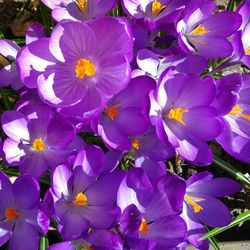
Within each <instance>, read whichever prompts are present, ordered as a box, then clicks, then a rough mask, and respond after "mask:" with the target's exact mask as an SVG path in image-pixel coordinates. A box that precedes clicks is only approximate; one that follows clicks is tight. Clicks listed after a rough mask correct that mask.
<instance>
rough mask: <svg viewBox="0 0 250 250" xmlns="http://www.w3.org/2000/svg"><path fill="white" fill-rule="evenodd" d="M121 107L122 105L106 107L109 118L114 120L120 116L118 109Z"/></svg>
mask: <svg viewBox="0 0 250 250" xmlns="http://www.w3.org/2000/svg"><path fill="white" fill-rule="evenodd" d="M120 106H121V104H116V105H113V106H111V107H106V109H105V113H106V114H107V116H108V117H109V118H110V119H111V120H114V119H115V118H116V116H117V115H118V114H119V110H118V108H119V107H120Z"/></svg>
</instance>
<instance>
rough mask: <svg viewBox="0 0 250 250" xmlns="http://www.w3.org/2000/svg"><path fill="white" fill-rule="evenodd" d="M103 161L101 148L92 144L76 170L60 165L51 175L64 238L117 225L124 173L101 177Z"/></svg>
mask: <svg viewBox="0 0 250 250" xmlns="http://www.w3.org/2000/svg"><path fill="white" fill-rule="evenodd" d="M103 160H104V153H103V152H102V150H101V149H99V148H98V147H95V146H89V148H87V149H86V150H82V151H80V152H79V153H78V155H77V158H76V160H75V162H74V169H73V171H72V170H71V169H70V168H69V167H68V166H66V165H60V166H58V167H57V168H56V169H55V171H54V173H53V175H52V189H51V193H52V195H53V199H54V206H55V215H56V219H57V220H58V222H59V224H60V227H61V230H60V231H61V234H62V236H63V238H64V239H65V240H74V239H78V238H79V236H81V235H82V234H83V233H86V232H87V231H88V229H89V228H94V229H107V228H110V227H112V226H114V225H115V222H116V220H117V216H119V214H120V210H119V208H118V207H117V206H116V205H115V201H116V194H117V189H118V187H119V185H120V183H121V180H122V179H123V178H124V174H125V173H124V172H123V171H113V172H112V173H110V174H106V175H104V176H101V177H99V176H100V171H101V169H102V167H103V163H104V162H103ZM111 183H112V185H110V184H111Z"/></svg>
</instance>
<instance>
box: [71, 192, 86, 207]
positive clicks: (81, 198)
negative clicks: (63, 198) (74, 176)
mask: <svg viewBox="0 0 250 250" xmlns="http://www.w3.org/2000/svg"><path fill="white" fill-rule="evenodd" d="M87 200H88V199H87V196H86V195H85V194H83V193H82V192H80V193H78V194H77V195H76V197H75V200H74V204H75V205H76V206H87Z"/></svg>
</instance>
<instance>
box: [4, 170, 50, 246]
mask: <svg viewBox="0 0 250 250" xmlns="http://www.w3.org/2000/svg"><path fill="white" fill-rule="evenodd" d="M0 183H1V185H0V186H1V188H0V211H1V225H0V246H2V245H3V244H5V243H6V242H7V241H8V240H9V249H10V250H21V249H30V250H37V249H38V244H39V233H40V234H46V233H47V231H48V228H49V219H48V217H47V215H46V214H45V213H44V211H43V210H42V208H41V207H42V206H41V204H40V201H39V199H40V188H39V184H38V182H37V181H36V180H35V179H34V178H33V177H31V176H27V175H26V176H20V177H18V178H17V179H16V180H15V182H14V183H13V184H12V183H11V182H10V180H9V178H8V176H6V175H5V174H3V173H2V172H0ZM24 239H25V240H24Z"/></svg>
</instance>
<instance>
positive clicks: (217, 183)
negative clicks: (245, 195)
mask: <svg viewBox="0 0 250 250" xmlns="http://www.w3.org/2000/svg"><path fill="white" fill-rule="evenodd" d="M241 190H242V186H241V185H240V184H239V183H238V182H236V181H234V180H231V179H229V178H223V177H222V178H216V179H213V180H210V181H207V182H204V183H200V182H196V183H193V184H192V185H190V186H189V187H188V192H191V193H195V194H205V195H211V196H214V197H223V196H227V195H230V194H233V193H237V192H240V191H241Z"/></svg>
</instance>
